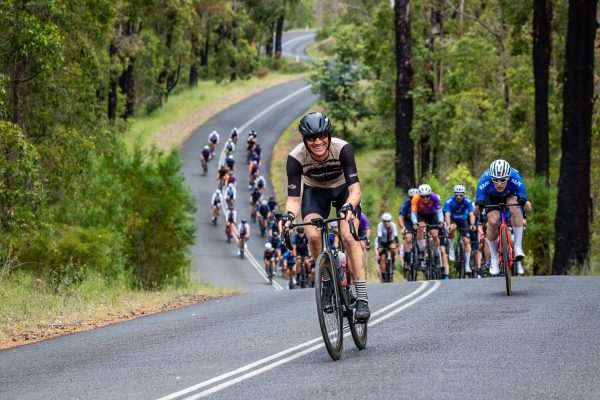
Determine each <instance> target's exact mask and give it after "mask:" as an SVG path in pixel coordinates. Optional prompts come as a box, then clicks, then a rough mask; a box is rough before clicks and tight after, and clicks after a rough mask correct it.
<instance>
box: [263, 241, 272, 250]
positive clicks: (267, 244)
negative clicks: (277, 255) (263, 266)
mask: <svg viewBox="0 0 600 400" xmlns="http://www.w3.org/2000/svg"><path fill="white" fill-rule="evenodd" d="M272 248H273V245H272V244H271V243H269V242H267V243H265V249H267V250H271V249H272Z"/></svg>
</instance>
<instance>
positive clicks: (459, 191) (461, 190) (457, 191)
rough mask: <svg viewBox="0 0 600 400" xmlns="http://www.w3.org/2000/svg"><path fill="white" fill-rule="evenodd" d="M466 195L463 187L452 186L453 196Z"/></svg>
mask: <svg viewBox="0 0 600 400" xmlns="http://www.w3.org/2000/svg"><path fill="white" fill-rule="evenodd" d="M465 193H467V189H465V187H464V186H463V185H456V186H454V194H462V195H463V196H464V195H465Z"/></svg>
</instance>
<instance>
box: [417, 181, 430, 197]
mask: <svg viewBox="0 0 600 400" xmlns="http://www.w3.org/2000/svg"><path fill="white" fill-rule="evenodd" d="M419 194H420V195H421V196H429V195H430V194H431V186H429V185H428V184H426V183H424V184H422V185H421V186H419Z"/></svg>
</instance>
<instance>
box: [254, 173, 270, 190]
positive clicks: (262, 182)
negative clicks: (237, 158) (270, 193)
mask: <svg viewBox="0 0 600 400" xmlns="http://www.w3.org/2000/svg"><path fill="white" fill-rule="evenodd" d="M254 187H255V188H258V189H266V188H267V180H266V179H265V177H264V176H262V175H260V176H259V177H258V178H256V179H255V180H254Z"/></svg>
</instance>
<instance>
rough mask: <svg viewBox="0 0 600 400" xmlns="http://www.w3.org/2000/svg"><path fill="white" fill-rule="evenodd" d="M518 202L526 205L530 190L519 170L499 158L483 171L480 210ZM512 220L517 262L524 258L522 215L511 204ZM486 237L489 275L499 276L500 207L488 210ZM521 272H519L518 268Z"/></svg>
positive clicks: (478, 191)
mask: <svg viewBox="0 0 600 400" xmlns="http://www.w3.org/2000/svg"><path fill="white" fill-rule="evenodd" d="M515 202H517V203H519V204H520V205H521V206H524V205H525V204H526V203H527V192H526V191H525V182H523V178H521V175H519V171H517V170H516V169H514V168H511V166H510V164H509V163H508V162H507V161H506V160H496V161H494V162H492V164H491V165H490V167H489V168H488V169H487V170H486V171H485V172H484V173H483V175H482V176H481V179H479V183H478V184H477V197H476V198H475V203H476V204H477V207H478V208H479V209H482V207H483V206H485V205H488V206H489V205H496V204H500V203H507V204H512V203H515ZM509 210H510V215H511V222H512V226H513V233H514V236H515V241H514V254H515V259H516V260H517V261H522V260H523V258H524V257H525V254H524V253H523V246H522V242H523V214H522V213H521V210H520V207H509ZM486 215H487V229H486V236H487V239H488V242H489V245H490V253H491V254H490V255H491V260H490V261H491V264H490V274H492V275H498V274H499V273H500V268H499V267H498V226H499V224H500V212H499V211H498V209H494V208H488V209H487V213H486ZM519 272H520V271H519Z"/></svg>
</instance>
